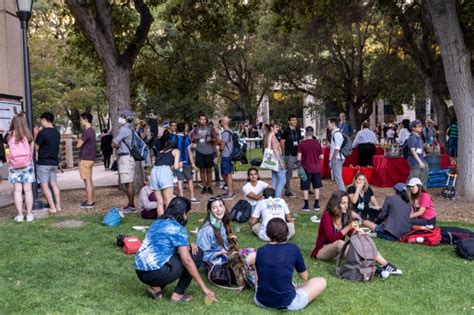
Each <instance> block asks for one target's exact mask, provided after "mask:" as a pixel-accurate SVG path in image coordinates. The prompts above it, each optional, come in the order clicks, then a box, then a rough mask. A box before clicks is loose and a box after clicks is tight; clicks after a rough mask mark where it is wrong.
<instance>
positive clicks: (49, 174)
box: [36, 165, 58, 183]
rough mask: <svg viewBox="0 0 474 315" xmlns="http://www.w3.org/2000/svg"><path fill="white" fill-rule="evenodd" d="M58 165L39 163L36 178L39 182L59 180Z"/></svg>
mask: <svg viewBox="0 0 474 315" xmlns="http://www.w3.org/2000/svg"><path fill="white" fill-rule="evenodd" d="M57 174H58V166H57V165H38V166H37V167H36V179H37V180H38V183H48V182H57Z"/></svg>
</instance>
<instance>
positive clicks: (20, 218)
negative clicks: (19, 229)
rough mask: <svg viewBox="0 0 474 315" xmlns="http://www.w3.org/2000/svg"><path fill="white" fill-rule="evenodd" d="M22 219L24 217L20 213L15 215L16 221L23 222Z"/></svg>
mask: <svg viewBox="0 0 474 315" xmlns="http://www.w3.org/2000/svg"><path fill="white" fill-rule="evenodd" d="M24 219H25V217H24V216H23V215H21V214H19V215H17V216H16V217H15V221H16V222H23V220H24Z"/></svg>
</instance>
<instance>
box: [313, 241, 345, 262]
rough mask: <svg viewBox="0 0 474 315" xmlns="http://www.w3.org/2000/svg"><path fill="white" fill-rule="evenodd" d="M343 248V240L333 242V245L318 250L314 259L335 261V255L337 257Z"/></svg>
mask: <svg viewBox="0 0 474 315" xmlns="http://www.w3.org/2000/svg"><path fill="white" fill-rule="evenodd" d="M343 246H344V241H343V240H338V241H335V242H334V243H331V244H326V245H324V246H323V248H321V249H320V250H319V252H318V254H317V255H316V258H317V259H320V260H332V259H335V258H336V257H337V255H339V253H340V251H341V250H342V247H343Z"/></svg>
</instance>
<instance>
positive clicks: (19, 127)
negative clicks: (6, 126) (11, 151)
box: [9, 113, 33, 143]
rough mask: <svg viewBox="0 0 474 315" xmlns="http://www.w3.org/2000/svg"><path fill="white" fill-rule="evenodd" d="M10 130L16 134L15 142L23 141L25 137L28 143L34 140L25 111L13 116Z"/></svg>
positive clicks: (12, 133)
mask: <svg viewBox="0 0 474 315" xmlns="http://www.w3.org/2000/svg"><path fill="white" fill-rule="evenodd" d="M9 131H10V133H11V135H14V136H15V143H18V142H20V141H22V140H23V138H26V140H28V143H31V141H33V135H32V134H31V131H30V128H28V124H27V122H26V115H25V113H18V114H16V115H15V116H13V117H12V120H11V123H10V130H9Z"/></svg>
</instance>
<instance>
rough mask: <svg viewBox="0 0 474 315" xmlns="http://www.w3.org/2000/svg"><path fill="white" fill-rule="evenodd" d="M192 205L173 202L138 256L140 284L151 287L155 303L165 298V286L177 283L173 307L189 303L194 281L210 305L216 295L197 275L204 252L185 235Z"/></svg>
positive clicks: (173, 296)
mask: <svg viewBox="0 0 474 315" xmlns="http://www.w3.org/2000/svg"><path fill="white" fill-rule="evenodd" d="M190 210H191V202H190V201H189V200H188V199H186V198H184V197H176V198H174V199H173V200H172V201H171V202H170V204H169V206H168V207H167V208H166V212H165V213H164V215H163V216H161V217H160V218H159V219H158V220H156V221H155V222H154V223H153V224H152V225H151V226H150V229H149V230H148V231H147V233H146V236H145V239H144V240H143V243H142V245H141V247H140V249H139V250H138V252H137V254H136V255H135V271H136V273H137V276H138V278H139V279H140V281H141V282H143V283H145V284H147V285H149V286H150V287H148V288H147V289H146V293H147V294H148V295H149V296H150V297H152V298H153V299H161V298H163V291H164V288H165V286H167V285H168V284H171V283H173V282H174V281H176V280H178V279H179V280H178V283H177V285H176V288H175V289H174V291H173V293H172V294H171V298H170V301H171V303H174V304H182V303H189V302H191V301H192V300H193V297H192V296H191V295H187V294H185V291H186V289H187V288H188V287H189V285H190V284H191V281H192V280H193V279H194V280H195V281H196V282H197V284H198V285H199V287H200V288H201V290H202V291H203V293H204V295H205V298H206V299H207V300H210V301H211V302H212V301H214V299H215V294H214V292H212V291H211V290H209V288H208V287H207V286H206V284H205V283H204V281H203V280H202V278H201V275H200V274H199V271H198V266H199V265H200V264H201V262H202V251H201V250H200V249H199V248H198V247H197V246H196V245H194V244H190V242H189V235H188V232H187V231H186V228H185V226H186V223H187V221H188V213H189V211H190Z"/></svg>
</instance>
